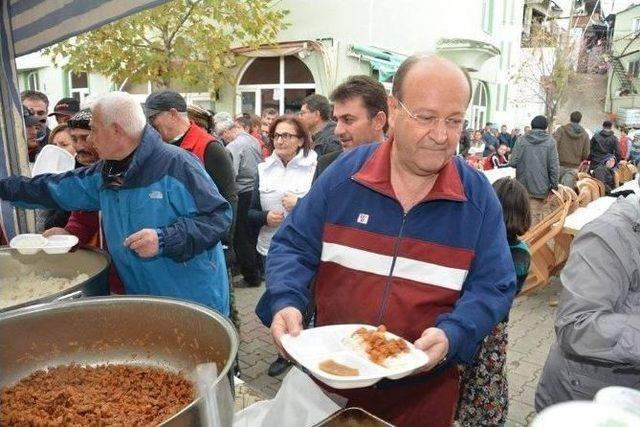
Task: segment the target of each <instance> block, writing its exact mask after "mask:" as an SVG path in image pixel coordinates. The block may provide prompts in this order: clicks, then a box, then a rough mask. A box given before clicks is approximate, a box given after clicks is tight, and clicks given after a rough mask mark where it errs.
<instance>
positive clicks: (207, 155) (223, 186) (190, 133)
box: [144, 90, 238, 211]
mask: <svg viewBox="0 0 640 427" xmlns="http://www.w3.org/2000/svg"><path fill="white" fill-rule="evenodd" d="M144 110H145V116H146V117H147V121H148V122H149V124H150V125H151V126H153V127H154V128H155V130H157V131H158V133H159V134H160V136H161V137H162V140H163V141H164V142H168V143H170V144H172V145H175V146H177V147H180V148H183V149H185V150H187V151H189V152H190V153H191V154H193V155H195V156H196V157H197V158H198V159H200V162H201V163H202V164H203V165H204V168H205V170H206V171H207V173H208V174H209V176H210V177H211V179H213V182H214V183H215V184H216V186H217V187H218V191H220V194H221V195H222V197H224V198H225V199H226V200H227V201H228V202H229V204H231V206H232V207H234V211H235V207H236V206H237V204H238V191H237V188H236V183H235V174H234V173H233V165H232V163H231V157H230V156H229V153H228V152H227V151H226V150H225V149H224V147H223V146H222V144H220V143H218V142H217V141H216V138H215V137H213V136H212V135H210V134H208V133H207V132H206V131H205V130H204V129H202V128H201V127H199V126H197V125H196V124H195V123H192V122H190V121H189V118H188V116H187V102H186V101H185V99H184V98H183V97H182V95H180V94H179V93H178V92H174V91H171V90H163V91H159V92H154V93H152V94H151V95H149V96H148V97H147V100H146V102H145V109H144Z"/></svg>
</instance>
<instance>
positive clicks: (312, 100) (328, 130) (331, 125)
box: [300, 94, 342, 156]
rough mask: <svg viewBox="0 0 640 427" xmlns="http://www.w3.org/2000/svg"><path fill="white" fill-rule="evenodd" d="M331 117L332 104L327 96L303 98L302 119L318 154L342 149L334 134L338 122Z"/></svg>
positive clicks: (316, 95)
mask: <svg viewBox="0 0 640 427" xmlns="http://www.w3.org/2000/svg"><path fill="white" fill-rule="evenodd" d="M330 118H331V104H330V103H329V100H328V99H327V97H326V96H322V95H318V94H314V95H309V96H307V97H306V98H305V99H303V100H302V107H301V108H300V120H302V123H304V125H305V126H306V127H307V130H308V131H309V134H310V135H311V139H312V140H313V149H314V150H315V151H316V153H318V156H322V155H325V154H327V153H331V152H332V151H342V146H341V145H340V140H339V139H338V137H337V136H336V135H335V134H334V130H335V128H336V124H335V122H332V121H331V120H330Z"/></svg>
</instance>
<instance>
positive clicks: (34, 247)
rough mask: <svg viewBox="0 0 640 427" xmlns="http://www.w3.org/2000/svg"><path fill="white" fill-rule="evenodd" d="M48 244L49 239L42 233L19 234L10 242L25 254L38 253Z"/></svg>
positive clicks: (14, 247) (12, 246) (11, 245)
mask: <svg viewBox="0 0 640 427" xmlns="http://www.w3.org/2000/svg"><path fill="white" fill-rule="evenodd" d="M46 244H47V239H46V238H45V237H42V234H18V235H17V236H16V237H14V238H13V239H11V241H10V242H9V246H10V247H11V248H13V249H16V250H17V251H18V252H20V253H21V254H23V255H33V254H37V253H38V252H40V249H42V248H43V247H44V246H45V245H46Z"/></svg>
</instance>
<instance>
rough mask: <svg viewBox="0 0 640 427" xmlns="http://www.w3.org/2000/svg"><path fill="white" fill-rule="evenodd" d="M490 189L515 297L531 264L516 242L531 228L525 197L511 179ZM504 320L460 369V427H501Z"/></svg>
mask: <svg viewBox="0 0 640 427" xmlns="http://www.w3.org/2000/svg"><path fill="white" fill-rule="evenodd" d="M493 188H494V190H495V192H496V194H497V196H498V199H499V200H500V203H501V204H502V213H503V216H504V222H505V226H506V228H507V241H508V242H509V247H510V248H511V257H512V260H513V265H514V268H515V271H516V292H517V293H519V292H520V290H521V289H522V286H523V285H524V282H525V280H526V278H527V275H528V274H529V266H530V264H531V254H530V253H529V249H528V247H527V245H526V243H524V242H522V241H521V240H520V239H518V236H522V235H523V234H524V233H526V232H527V230H528V229H529V227H530V226H531V212H530V211H529V195H528V193H527V190H526V189H525V188H524V186H523V185H522V184H520V183H519V182H518V181H517V180H515V179H512V178H501V179H499V180H497V181H496V182H495V183H494V184H493ZM517 293H516V295H517ZM508 320H509V319H508V317H507V318H505V319H504V320H502V321H501V322H500V323H498V325H497V326H496V327H495V328H494V329H493V331H492V332H491V334H489V336H487V337H486V338H485V339H484V341H482V343H481V345H480V349H479V351H478V354H477V356H476V359H475V361H474V362H473V363H472V364H471V365H469V366H464V367H461V368H462V369H461V375H460V400H459V402H458V414H457V419H458V422H459V423H460V426H461V427H472V426H473V427H475V426H503V425H504V424H505V422H506V421H507V411H508V407H509V393H508V390H509V387H508V382H507V373H506V361H507V341H508V335H507V323H508Z"/></svg>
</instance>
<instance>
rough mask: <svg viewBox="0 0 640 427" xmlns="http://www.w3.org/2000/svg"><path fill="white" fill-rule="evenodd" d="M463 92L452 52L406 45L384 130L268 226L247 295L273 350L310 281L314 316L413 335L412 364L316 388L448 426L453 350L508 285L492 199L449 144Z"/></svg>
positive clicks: (405, 422)
mask: <svg viewBox="0 0 640 427" xmlns="http://www.w3.org/2000/svg"><path fill="white" fill-rule="evenodd" d="M470 98H471V83H470V80H469V76H468V74H467V73H466V72H465V71H463V70H462V69H461V68H460V67H458V66H457V65H456V64H454V63H452V62H450V61H449V60H446V59H444V58H440V57H437V56H412V57H410V58H408V59H407V60H406V61H405V62H404V63H403V64H402V65H401V66H400V67H399V69H398V71H397V73H396V75H395V78H394V81H393V89H392V95H391V96H390V97H389V125H390V127H391V128H392V129H393V137H392V138H390V139H389V140H388V141H386V142H383V143H379V144H367V145H364V146H361V147H358V148H354V149H353V150H350V151H349V152H348V153H346V154H345V155H343V156H341V157H340V158H339V159H337V160H336V161H335V162H334V163H333V165H332V166H331V168H329V169H327V170H326V171H325V172H324V173H323V174H322V175H321V176H320V178H319V179H318V180H317V181H316V183H315V184H314V185H313V187H312V188H311V191H310V192H309V193H308V194H307V195H306V196H305V197H304V198H302V199H301V200H300V201H299V202H298V204H297V206H296V209H295V210H294V211H293V212H292V213H291V215H289V216H288V217H287V219H285V221H284V223H283V224H282V225H281V227H280V230H279V231H278V233H277V234H276V235H275V236H274V238H273V241H272V244H271V247H270V251H269V257H268V258H267V279H266V283H267V286H266V292H265V294H264V295H263V297H262V298H261V300H260V301H259V303H258V307H257V308H256V312H257V314H258V316H259V317H260V319H261V320H262V321H263V322H264V323H265V325H269V326H270V328H271V333H272V336H273V339H274V342H275V344H276V346H277V347H278V349H279V351H280V352H281V354H283V355H284V350H283V349H282V346H281V344H280V339H281V337H282V336H283V335H284V334H286V333H289V334H292V335H294V336H295V335H298V334H299V333H300V331H301V328H302V318H303V315H302V313H303V311H304V310H305V309H306V307H307V306H308V304H309V300H310V299H311V297H312V295H311V289H313V298H314V302H315V321H316V325H317V326H324V325H334V324H348V323H364V324H369V325H374V326H375V325H380V324H384V325H386V327H387V329H388V330H389V331H390V332H393V333H395V334H396V335H399V336H401V337H403V338H405V339H407V340H409V341H412V342H414V344H415V346H416V347H417V348H418V349H420V350H422V351H424V352H425V353H426V355H427V356H428V360H429V361H428V363H427V364H426V365H425V366H424V367H423V368H422V369H421V372H419V373H416V374H414V375H411V376H409V377H406V378H403V379H399V380H395V381H392V380H382V381H380V382H379V383H377V384H376V385H375V386H372V387H367V388H361V389H353V390H333V389H330V390H329V391H331V392H333V393H337V394H339V395H341V396H343V397H345V398H346V399H347V400H348V402H347V404H348V405H349V406H360V407H363V408H364V409H366V410H368V411H371V412H373V413H374V414H376V415H378V416H380V417H381V418H383V419H385V420H387V421H389V422H391V423H392V424H394V425H398V426H415V425H429V426H436V427H440V426H441V427H444V426H446V427H449V426H451V424H452V421H453V417H454V412H455V408H456V404H457V401H458V385H459V384H458V368H457V366H456V364H457V363H461V362H462V363H471V362H472V361H473V359H474V356H475V353H476V349H477V347H478V344H479V343H480V342H481V341H482V340H483V339H484V337H485V336H486V335H488V334H489V332H490V331H491V330H492V329H493V327H494V326H495V325H496V324H497V323H498V322H499V321H501V320H503V319H504V317H505V316H506V314H507V313H508V311H509V308H510V307H511V302H512V299H513V296H514V293H515V272H514V267H513V262H512V261H511V255H510V253H509V246H508V243H507V239H506V232H505V228H504V222H503V219H502V208H501V206H500V203H499V202H498V200H497V198H496V196H495V193H494V192H493V189H492V187H491V185H490V184H489V182H488V181H487V179H486V178H485V177H484V176H483V175H482V174H481V173H480V172H478V171H476V170H473V169H471V168H470V167H468V166H467V165H466V164H465V163H464V160H463V159H461V158H460V157H458V156H455V153H456V147H457V145H458V142H459V139H460V132H461V131H462V126H463V121H464V116H465V112H466V110H467V106H468V104H469V101H470ZM487 236H491V238H490V239H487ZM312 282H313V287H311V286H310V285H311V283H312Z"/></svg>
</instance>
